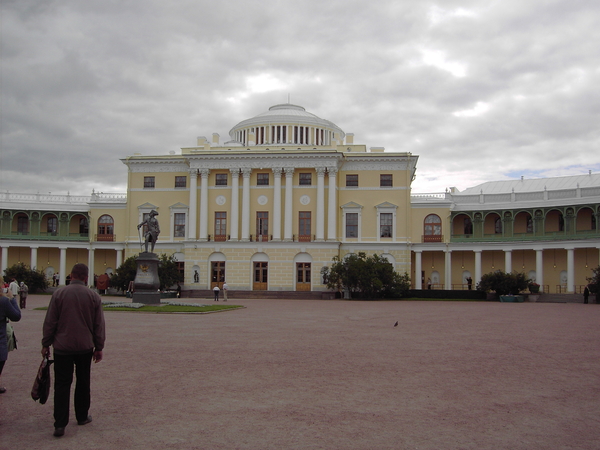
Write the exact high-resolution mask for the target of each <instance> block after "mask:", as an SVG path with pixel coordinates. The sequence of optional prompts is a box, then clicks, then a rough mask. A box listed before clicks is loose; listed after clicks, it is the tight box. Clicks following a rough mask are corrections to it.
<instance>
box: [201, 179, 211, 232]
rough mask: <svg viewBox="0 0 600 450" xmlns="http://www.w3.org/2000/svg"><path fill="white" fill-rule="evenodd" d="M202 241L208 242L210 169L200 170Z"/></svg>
mask: <svg viewBox="0 0 600 450" xmlns="http://www.w3.org/2000/svg"><path fill="white" fill-rule="evenodd" d="M199 172H200V240H201V241H207V240H208V175H209V173H210V170H209V169H200V170H199Z"/></svg>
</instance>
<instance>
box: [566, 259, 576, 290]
mask: <svg viewBox="0 0 600 450" xmlns="http://www.w3.org/2000/svg"><path fill="white" fill-rule="evenodd" d="M567 293H569V294H573V293H575V249H573V248H568V249H567Z"/></svg>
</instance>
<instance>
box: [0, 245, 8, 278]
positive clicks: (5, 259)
mask: <svg viewBox="0 0 600 450" xmlns="http://www.w3.org/2000/svg"><path fill="white" fill-rule="evenodd" d="M7 267H8V247H7V246H3V247H2V266H1V267H0V273H4V271H5V270H6V268H7Z"/></svg>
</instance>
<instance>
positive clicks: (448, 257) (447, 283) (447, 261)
mask: <svg viewBox="0 0 600 450" xmlns="http://www.w3.org/2000/svg"><path fill="white" fill-rule="evenodd" d="M444 252H445V253H444V256H445V258H444V265H445V267H444V272H445V278H446V279H445V280H444V289H446V290H451V289H452V250H448V249H446V250H445V251H444Z"/></svg>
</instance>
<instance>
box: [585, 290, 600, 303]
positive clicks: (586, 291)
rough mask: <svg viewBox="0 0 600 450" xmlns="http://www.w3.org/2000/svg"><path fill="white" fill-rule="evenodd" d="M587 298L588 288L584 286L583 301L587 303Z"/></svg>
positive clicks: (588, 296)
mask: <svg viewBox="0 0 600 450" xmlns="http://www.w3.org/2000/svg"><path fill="white" fill-rule="evenodd" d="M589 298H590V290H589V289H588V287H587V286H586V287H585V289H584V290H583V303H587V302H588V300H589ZM596 303H598V302H597V301H596Z"/></svg>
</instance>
